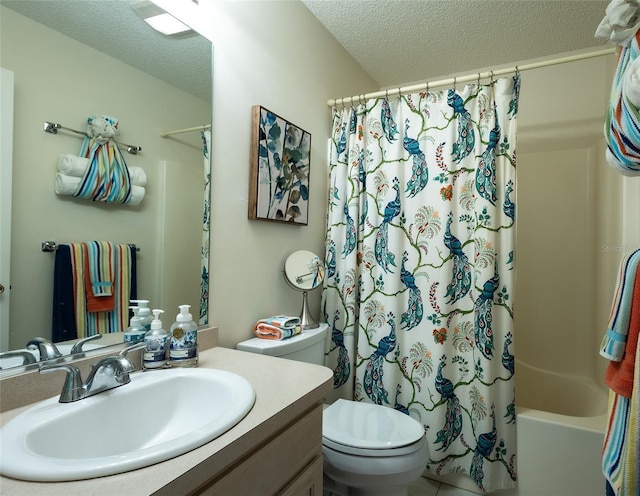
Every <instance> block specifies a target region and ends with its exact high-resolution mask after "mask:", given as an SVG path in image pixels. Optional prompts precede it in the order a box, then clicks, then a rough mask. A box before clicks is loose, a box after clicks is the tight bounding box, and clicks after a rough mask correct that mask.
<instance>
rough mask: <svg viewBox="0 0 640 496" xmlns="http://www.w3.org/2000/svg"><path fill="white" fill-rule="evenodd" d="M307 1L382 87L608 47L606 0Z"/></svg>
mask: <svg viewBox="0 0 640 496" xmlns="http://www.w3.org/2000/svg"><path fill="white" fill-rule="evenodd" d="M302 2H303V3H304V4H305V5H306V6H307V8H309V10H310V11H311V12H312V13H313V14H314V15H315V16H316V17H317V18H318V19H319V20H320V22H321V23H322V24H324V26H325V27H326V28H327V30H328V31H329V32H330V33H331V34H332V35H333V36H334V37H335V38H336V40H338V42H339V43H340V44H341V45H342V46H344V48H345V49H346V50H347V52H349V54H350V55H351V56H352V57H353V58H354V59H356V60H357V61H358V62H359V63H360V65H361V66H362V68H363V69H364V70H365V71H366V72H367V73H368V74H369V75H370V76H371V77H372V78H373V80H374V81H376V83H377V84H378V85H379V86H380V88H389V87H396V86H402V85H406V84H410V83H418V82H422V81H427V80H429V79H435V78H441V77H445V76H452V75H459V74H460V73H465V72H467V73H468V72H476V70H478V69H490V68H492V67H497V66H500V65H502V66H512V65H515V64H517V63H518V62H521V61H523V60H529V59H534V58H539V57H547V56H550V55H556V54H559V53H563V52H572V51H577V50H583V49H585V48H590V47H599V48H603V45H604V43H603V42H602V41H601V40H597V39H595V38H594V36H593V35H594V33H595V30H596V27H597V26H598V24H599V23H600V21H601V20H602V18H603V17H604V14H605V9H606V7H607V5H608V4H609V0H302ZM334 96H339V95H334Z"/></svg>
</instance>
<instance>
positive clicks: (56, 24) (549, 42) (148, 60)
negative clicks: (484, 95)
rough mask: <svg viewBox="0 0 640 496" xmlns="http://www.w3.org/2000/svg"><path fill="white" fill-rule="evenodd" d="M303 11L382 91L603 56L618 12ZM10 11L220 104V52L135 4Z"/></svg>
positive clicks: (403, 4) (52, 3)
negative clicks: (214, 92) (216, 84)
mask: <svg viewBox="0 0 640 496" xmlns="http://www.w3.org/2000/svg"><path fill="white" fill-rule="evenodd" d="M211 1H221V0H211ZM262 1H274V0H262ZM302 2H303V3H304V4H305V5H306V6H307V7H308V8H309V10H310V11H311V13H312V14H313V15H314V16H316V17H317V18H318V19H319V21H320V22H321V23H322V24H324V25H325V27H326V28H327V30H328V31H329V32H330V33H331V34H332V35H333V36H334V37H335V38H336V39H337V40H338V42H339V43H340V44H341V45H343V46H344V47H345V49H346V50H347V52H349V54H351V56H352V57H353V58H354V59H355V60H356V61H357V62H358V63H359V64H360V65H361V66H362V68H363V69H364V70H365V71H366V72H367V73H368V74H369V75H370V76H371V78H372V79H373V80H374V81H376V83H377V84H378V86H379V87H380V88H390V87H396V86H402V85H406V84H411V83H416V82H421V81H426V80H429V79H434V78H440V77H444V76H449V75H454V74H460V73H465V72H475V71H476V70H478V69H489V68H492V67H497V66H500V65H502V66H505V65H507V66H508V65H514V64H516V63H518V62H521V61H523V60H529V59H534V58H539V57H546V56H550V55H555V54H558V53H564V52H571V51H577V50H584V49H588V48H592V47H602V46H603V43H602V42H601V41H600V40H596V39H595V38H594V36H593V34H594V32H595V29H596V27H597V26H598V24H599V23H600V21H601V20H602V18H603V17H604V12H605V8H606V6H607V5H608V4H609V1H608V0H302ZM0 3H2V4H3V5H5V6H7V7H9V8H11V9H13V10H15V11H17V12H19V13H21V14H23V15H26V16H27V17H31V18H32V19H34V20H35V21H37V22H40V23H42V24H44V25H46V26H49V27H50V28H52V29H55V30H57V31H60V32H62V33H63V34H66V35H67V36H69V37H71V38H74V39H76V40H78V41H81V42H82V43H86V44H88V45H90V46H93V47H94V48H96V49H98V50H100V51H102V52H104V53H107V54H108V55H111V56H113V57H115V58H117V59H120V60H122V61H123V62H126V63H128V64H130V65H132V66H134V67H137V68H139V69H140V70H143V71H145V72H147V73H149V74H151V75H153V76H155V77H157V78H159V79H162V80H164V81H166V82H168V83H170V84H172V85H174V86H177V87H179V88H182V89H183V90H185V91H187V92H190V93H192V94H195V95H196V96H198V97H200V98H202V99H206V100H209V98H210V91H211V86H210V85H211V44H210V42H209V41H207V40H206V39H205V38H203V37H201V36H193V37H190V38H184V39H173V38H168V37H165V36H163V35H161V34H159V33H157V32H155V31H153V30H152V29H151V28H149V27H148V26H147V25H146V24H145V23H144V22H142V21H141V20H140V19H139V18H138V17H137V15H136V14H135V13H134V12H133V10H132V9H131V8H130V7H129V3H130V2H129V0H0ZM333 96H335V97H338V96H340V95H333Z"/></svg>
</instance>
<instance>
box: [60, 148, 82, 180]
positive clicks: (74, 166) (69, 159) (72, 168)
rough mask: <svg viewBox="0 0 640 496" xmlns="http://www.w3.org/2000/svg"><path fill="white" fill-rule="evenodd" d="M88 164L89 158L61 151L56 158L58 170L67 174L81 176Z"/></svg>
mask: <svg viewBox="0 0 640 496" xmlns="http://www.w3.org/2000/svg"><path fill="white" fill-rule="evenodd" d="M88 166H89V159H88V158H85V157H78V156H77V155H71V154H70V153H63V154H62V155H60V158H59V159H58V171H60V172H62V173H63V174H65V175H67V176H75V177H82V176H83V175H84V171H86V170H87V167H88Z"/></svg>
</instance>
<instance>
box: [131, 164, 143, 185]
mask: <svg viewBox="0 0 640 496" xmlns="http://www.w3.org/2000/svg"><path fill="white" fill-rule="evenodd" d="M127 169H129V177H130V178H131V184H132V185H133V186H146V185H147V175H146V174H145V172H144V169H143V168H142V167H137V166H135V165H133V166H131V167H129V166H128V165H127Z"/></svg>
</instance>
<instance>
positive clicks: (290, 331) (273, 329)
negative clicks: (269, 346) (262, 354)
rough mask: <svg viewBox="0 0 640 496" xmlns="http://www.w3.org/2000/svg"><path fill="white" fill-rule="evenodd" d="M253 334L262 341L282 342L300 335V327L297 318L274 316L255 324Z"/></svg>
mask: <svg viewBox="0 0 640 496" xmlns="http://www.w3.org/2000/svg"><path fill="white" fill-rule="evenodd" d="M253 332H254V334H255V335H256V336H258V337H259V338H262V339H274V340H282V339H288V338H290V337H293V336H296V335H297V334H300V333H301V332H302V326H301V325H300V319H299V318H298V317H289V316H288V315H276V316H274V317H269V318H266V319H261V320H259V321H258V322H256V325H255V327H254V329H253Z"/></svg>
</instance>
